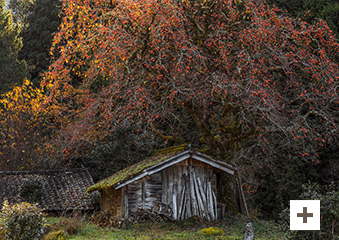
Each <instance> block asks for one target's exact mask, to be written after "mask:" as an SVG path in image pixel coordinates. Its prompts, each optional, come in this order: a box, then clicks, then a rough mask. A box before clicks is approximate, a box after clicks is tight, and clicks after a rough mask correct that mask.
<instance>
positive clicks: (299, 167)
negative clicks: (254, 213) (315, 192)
mask: <svg viewBox="0 0 339 240" xmlns="http://www.w3.org/2000/svg"><path fill="white" fill-rule="evenodd" d="M318 169H319V166H318V165H310V164H309V163H306V162H304V161H301V160H300V159H299V158H297V157H295V156H292V155H290V154H288V152H285V153H283V152H281V155H280V156H278V157H277V158H276V159H275V160H273V161H272V162H269V163H268V165H264V166H260V168H258V169H257V171H256V173H255V179H257V183H255V181H252V182H250V183H249V185H247V186H246V187H245V186H244V188H243V189H244V190H245V191H244V192H245V196H246V199H247V200H249V203H251V205H252V206H253V207H254V208H257V209H258V210H259V214H261V215H262V217H264V218H265V219H275V220H279V213H280V212H281V211H282V209H283V207H284V206H286V204H287V203H288V202H289V200H291V199H296V198H297V197H298V196H299V195H300V193H301V192H302V188H301V186H302V184H304V183H307V181H308V180H312V181H316V180H317V179H318V178H319V172H318V171H317V170H318ZM248 187H250V189H248Z"/></svg>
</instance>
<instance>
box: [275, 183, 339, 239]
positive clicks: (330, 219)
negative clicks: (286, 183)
mask: <svg viewBox="0 0 339 240" xmlns="http://www.w3.org/2000/svg"><path fill="white" fill-rule="evenodd" d="M302 189H303V192H302V194H301V195H300V198H299V199H300V200H320V224H321V225H320V229H321V230H320V231H290V230H289V228H290V211H289V208H285V209H284V210H283V211H282V212H281V214H280V218H281V226H282V230H283V231H285V232H286V235H287V236H286V237H287V238H289V239H296V240H298V239H300V240H302V239H314V240H316V239H338V238H339V232H338V229H339V222H338V219H339V208H338V205H339V191H338V190H337V189H336V186H335V184H333V183H332V184H330V185H329V186H327V187H325V188H324V189H323V192H324V193H322V192H321V188H320V187H319V185H318V184H311V183H308V184H304V185H302Z"/></svg>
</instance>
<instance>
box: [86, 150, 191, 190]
mask: <svg viewBox="0 0 339 240" xmlns="http://www.w3.org/2000/svg"><path fill="white" fill-rule="evenodd" d="M185 146H186V145H179V146H175V147H172V148H168V149H167V150H165V149H164V150H162V151H161V152H157V153H156V154H155V155H154V156H153V157H151V158H148V159H146V160H144V161H142V162H139V163H136V164H134V165H131V166H129V167H127V168H124V169H122V170H121V171H118V172H116V173H115V174H113V175H112V176H110V177H108V178H105V179H103V180H101V181H100V182H98V183H96V184H94V185H93V186H91V187H89V188H87V190H86V192H87V193H90V192H93V191H96V190H100V189H103V188H109V187H112V186H114V185H115V184H117V183H119V182H121V181H124V180H128V179H130V178H133V177H134V176H136V175H137V174H139V173H141V172H142V171H143V170H145V169H146V168H149V167H152V166H154V165H156V164H158V163H160V162H162V161H165V160H166V159H169V158H170V157H173V156H175V155H176V154H178V153H180V152H183V151H184V150H185Z"/></svg>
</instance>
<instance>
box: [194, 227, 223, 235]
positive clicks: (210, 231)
mask: <svg viewBox="0 0 339 240" xmlns="http://www.w3.org/2000/svg"><path fill="white" fill-rule="evenodd" d="M198 233H199V234H202V235H207V236H211V235H224V234H225V232H224V231H223V230H222V229H220V228H217V227H209V228H204V229H201V230H200V231H199V232H198Z"/></svg>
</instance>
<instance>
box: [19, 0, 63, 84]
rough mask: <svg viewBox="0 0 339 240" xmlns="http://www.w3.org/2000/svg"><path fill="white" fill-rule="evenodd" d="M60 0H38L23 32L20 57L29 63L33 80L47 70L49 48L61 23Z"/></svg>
mask: <svg viewBox="0 0 339 240" xmlns="http://www.w3.org/2000/svg"><path fill="white" fill-rule="evenodd" d="M58 4H59V1H58V0H36V1H35V4H34V5H32V7H31V11H30V12H31V14H29V15H28V16H27V25H28V27H27V29H25V30H24V31H23V33H22V38H23V43H24V46H23V48H22V50H21V52H20V57H21V58H22V59H25V60H26V61H27V64H28V68H29V73H30V75H31V79H32V81H33V82H37V81H38V79H39V74H40V73H41V72H43V71H44V70H46V69H47V68H48V66H49V63H50V56H49V50H50V48H51V46H52V40H53V36H52V34H53V32H55V31H56V30H57V28H58V26H59V24H60V18H59V16H58V12H59V8H58Z"/></svg>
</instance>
